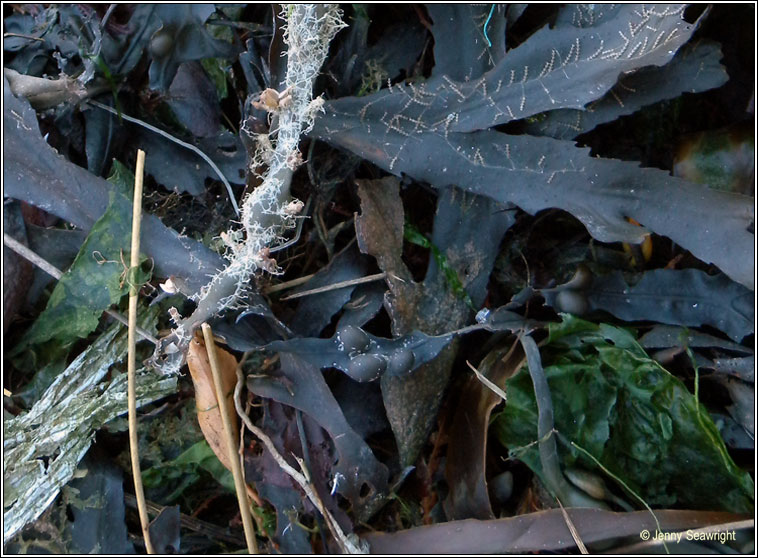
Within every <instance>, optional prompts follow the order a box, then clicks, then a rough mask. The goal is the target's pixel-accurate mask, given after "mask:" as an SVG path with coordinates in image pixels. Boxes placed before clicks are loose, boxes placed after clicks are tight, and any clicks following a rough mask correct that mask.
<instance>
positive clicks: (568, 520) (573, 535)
mask: <svg viewBox="0 0 758 558" xmlns="http://www.w3.org/2000/svg"><path fill="white" fill-rule="evenodd" d="M555 501H556V502H558V506H559V507H560V508H561V514H563V520H564V521H565V522H566V527H568V530H569V532H570V533H571V538H572V539H574V542H575V543H576V546H577V547H578V548H579V552H581V553H582V554H589V552H588V551H587V547H586V546H584V541H582V538H581V537H580V536H579V531H577V530H576V525H574V522H573V521H571V518H570V517H569V514H568V512H567V511H566V508H564V507H563V504H561V501H560V500H559V499H558V498H556V499H555Z"/></svg>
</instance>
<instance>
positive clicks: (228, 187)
mask: <svg viewBox="0 0 758 558" xmlns="http://www.w3.org/2000/svg"><path fill="white" fill-rule="evenodd" d="M87 103H89V104H90V105H92V106H94V107H97V108H100V109H103V110H106V111H108V112H110V113H113V114H115V115H117V116H119V117H121V118H123V119H124V120H126V121H127V122H131V123H132V124H137V125H139V126H142V127H143V128H145V129H147V130H150V131H151V132H155V133H156V134H159V135H161V136H163V137H164V138H166V139H167V140H169V141H173V142H174V143H175V144H177V145H181V146H182V147H185V148H187V149H189V150H190V151H194V152H195V153H197V154H198V155H199V156H200V157H201V158H202V159H203V160H204V161H205V162H206V163H208V164H209V165H210V167H211V168H212V169H213V170H214V172H215V173H216V174H217V175H218V177H219V178H220V179H221V182H223V183H224V186H226V191H227V193H228V194H229V201H231V202H232V207H234V212H235V213H236V214H237V215H238V216H239V214H240V208H239V206H238V205H237V200H236V198H235V197H234V191H232V185H231V184H229V181H228V180H227V179H226V177H225V176H224V173H222V172H221V169H219V168H218V166H216V163H214V162H213V160H212V159H211V158H210V157H208V155H206V154H205V153H203V152H202V151H201V150H200V149H199V148H197V147H196V146H194V145H192V144H191V143H187V142H185V141H182V140H180V139H179V138H175V137H174V136H172V135H171V134H169V133H168V132H164V131H163V130H161V129H160V128H156V127H155V126H151V125H150V124H148V123H147V122H144V121H142V120H140V119H139V118H134V117H132V116H127V115H126V114H124V113H123V112H122V113H119V112H118V111H117V110H116V109H114V108H111V107H109V106H108V105H104V104H102V103H98V102H97V101H93V100H91V99H90V100H88V101H87Z"/></svg>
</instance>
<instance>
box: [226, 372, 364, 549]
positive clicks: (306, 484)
mask: <svg viewBox="0 0 758 558" xmlns="http://www.w3.org/2000/svg"><path fill="white" fill-rule="evenodd" d="M243 385H244V378H243V375H242V369H241V368H240V367H239V366H238V367H237V386H236V387H235V388H234V407H235V408H236V409H237V414H238V415H239V417H240V418H241V419H242V422H244V423H245V426H247V428H248V430H250V432H252V433H253V434H255V436H257V437H258V439H259V440H260V441H261V442H263V445H264V446H266V449H267V450H268V451H269V452H270V453H271V456H272V457H273V458H274V460H275V461H276V462H277V463H278V464H279V467H281V468H282V470H283V471H284V472H285V473H287V474H288V475H289V476H290V477H291V478H292V480H294V481H295V482H296V483H297V484H298V486H300V488H301V489H302V490H303V492H305V494H306V496H308V499H309V500H310V501H311V503H313V505H314V506H315V507H316V509H317V510H318V511H319V512H320V513H321V515H322V516H323V517H324V520H325V521H326V526H327V527H328V528H329V531H330V532H331V533H332V536H334V538H335V539H336V541H337V544H339V546H340V549H341V550H342V552H345V553H348V554H366V553H367V552H368V549H367V548H366V547H365V546H364V545H361V544H360V543H356V542H354V541H353V540H351V539H352V537H348V536H346V535H345V533H344V531H342V528H341V527H340V526H339V523H337V521H336V520H335V519H334V516H333V515H332V514H331V512H330V511H329V510H328V509H327V507H326V506H325V505H324V502H323V501H322V500H321V497H320V496H319V495H318V493H317V492H316V490H315V489H314V488H313V486H312V485H311V484H310V481H309V478H310V475H309V473H308V470H307V469H306V468H305V465H304V463H303V460H302V459H299V458H297V457H296V458H295V459H297V461H298V464H299V465H300V469H301V470H300V471H296V470H295V469H294V468H293V467H292V466H291V465H290V464H289V463H287V460H286V459H284V457H283V456H282V454H281V453H279V450H277V449H276V446H275V445H274V442H272V441H271V438H269V437H268V436H267V435H266V434H265V433H264V432H263V430H261V429H260V428H258V427H257V426H255V425H254V424H253V423H252V421H251V420H250V417H248V416H247V413H245V411H244V409H243V408H242V402H241V401H240V394H241V393H242V386H243Z"/></svg>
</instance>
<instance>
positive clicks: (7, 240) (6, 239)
mask: <svg viewBox="0 0 758 558" xmlns="http://www.w3.org/2000/svg"><path fill="white" fill-rule="evenodd" d="M3 243H4V244H5V245H6V246H7V247H8V248H10V249H11V250H13V251H14V252H16V254H18V255H19V256H21V257H22V258H24V259H26V260H28V261H30V262H31V263H33V264H34V265H36V266H37V267H39V268H40V269H41V270H42V271H44V272H45V273H47V274H48V275H50V276H51V277H53V278H55V279H58V280H60V278H61V277H63V272H62V271H61V270H60V269H58V268H57V267H55V266H54V265H53V264H51V263H50V262H48V261H47V260H46V259H44V258H42V257H41V256H40V255H39V254H37V253H36V252H33V251H32V250H30V249H29V248H27V247H26V246H24V245H23V244H21V243H20V242H19V241H18V240H16V239H15V238H13V237H12V236H8V234H7V233H3ZM105 313H106V314H108V315H109V316H110V317H111V318H113V319H115V320H117V321H119V322H121V323H122V324H124V325H125V326H127V327H128V326H129V322H128V321H127V319H126V318H124V317H123V316H122V315H121V314H119V313H118V312H116V311H115V310H111V309H110V308H109V309H107V310H106V311H105ZM136 330H137V333H139V334H140V335H141V336H142V337H143V338H145V339H147V340H148V341H150V342H151V343H152V344H153V345H155V346H156V347H157V346H158V344H159V341H158V339H157V338H155V337H153V336H152V335H150V332H149V331H147V330H146V329H145V328H143V327H140V326H137V327H136Z"/></svg>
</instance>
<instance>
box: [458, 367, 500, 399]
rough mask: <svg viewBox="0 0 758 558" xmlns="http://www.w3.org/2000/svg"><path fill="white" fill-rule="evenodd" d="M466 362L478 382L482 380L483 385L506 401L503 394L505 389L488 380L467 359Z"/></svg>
mask: <svg viewBox="0 0 758 558" xmlns="http://www.w3.org/2000/svg"><path fill="white" fill-rule="evenodd" d="M466 364H468V367H469V368H471V370H473V371H474V374H476V377H477V378H478V379H479V381H480V382H482V383H483V384H484V385H485V386H487V387H488V388H489V389H490V390H492V391H493V392H494V393H495V395H497V396H498V397H500V399H502V400H503V401H507V400H508V397H507V396H506V395H505V391H503V389H502V388H501V387H500V386H498V385H497V384H495V383H493V382H492V381H490V380H489V378H487V377H486V376H485V375H484V374H482V373H481V372H479V370H477V369H476V367H475V366H474V365H473V364H471V363H470V362H469V361H466Z"/></svg>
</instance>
